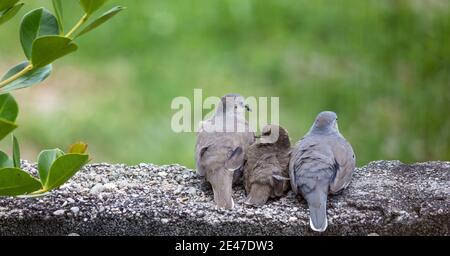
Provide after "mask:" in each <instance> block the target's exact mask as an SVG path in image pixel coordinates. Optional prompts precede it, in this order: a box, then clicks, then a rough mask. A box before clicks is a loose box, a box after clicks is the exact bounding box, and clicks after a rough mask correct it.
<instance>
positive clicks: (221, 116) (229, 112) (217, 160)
mask: <svg viewBox="0 0 450 256" xmlns="http://www.w3.org/2000/svg"><path fill="white" fill-rule="evenodd" d="M246 110H247V111H250V108H249V107H248V106H247V105H245V104H244V98H243V97H242V96H240V95H238V94H228V95H225V96H224V97H223V98H222V99H221V101H220V103H219V104H218V106H217V108H216V112H215V114H214V116H213V117H211V118H210V119H208V120H205V121H202V122H201V123H200V125H199V130H198V132H197V143H196V150H195V151H196V153H195V160H196V167H197V173H198V175H199V176H201V177H205V180H206V182H208V183H210V185H211V187H212V189H213V193H214V201H215V203H216V205H217V206H218V207H219V208H225V209H232V208H233V207H234V201H233V198H232V186H233V184H236V183H239V182H242V176H243V167H244V163H245V161H246V152H247V149H248V147H249V146H250V145H251V144H253V142H254V141H255V134H254V132H252V131H251V128H250V127H249V125H248V123H247V121H246V119H245V112H246Z"/></svg>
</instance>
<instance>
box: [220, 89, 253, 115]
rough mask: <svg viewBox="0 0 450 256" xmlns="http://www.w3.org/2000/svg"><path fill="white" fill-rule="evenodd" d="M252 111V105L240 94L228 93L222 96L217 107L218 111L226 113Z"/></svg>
mask: <svg viewBox="0 0 450 256" xmlns="http://www.w3.org/2000/svg"><path fill="white" fill-rule="evenodd" d="M246 110H247V111H250V107H249V106H248V105H246V104H245V99H244V97H242V96H241V95H239V94H227V95H225V96H223V97H222V99H221V100H220V104H219V106H218V108H217V112H218V113H224V114H230V113H231V114H244V113H245V111H246Z"/></svg>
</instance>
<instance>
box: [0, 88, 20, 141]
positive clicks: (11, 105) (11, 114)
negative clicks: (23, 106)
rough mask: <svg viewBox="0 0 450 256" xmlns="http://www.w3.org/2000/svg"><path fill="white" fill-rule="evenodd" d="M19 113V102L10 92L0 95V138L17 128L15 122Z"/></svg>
mask: <svg viewBox="0 0 450 256" xmlns="http://www.w3.org/2000/svg"><path fill="white" fill-rule="evenodd" d="M18 113H19V107H18V105H17V102H16V101H15V100H14V98H13V97H12V96H11V95H10V94H4V95H0V140H2V139H4V138H5V137H6V136H8V134H10V133H11V132H12V131H14V130H15V129H16V128H17V125H16V124H15V123H14V122H15V121H16V118H17V115H18Z"/></svg>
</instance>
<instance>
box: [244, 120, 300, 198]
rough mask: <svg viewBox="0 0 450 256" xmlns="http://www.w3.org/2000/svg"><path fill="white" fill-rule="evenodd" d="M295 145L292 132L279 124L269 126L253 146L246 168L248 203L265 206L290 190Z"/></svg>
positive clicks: (249, 151)
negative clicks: (293, 147) (289, 133)
mask: <svg viewBox="0 0 450 256" xmlns="http://www.w3.org/2000/svg"><path fill="white" fill-rule="evenodd" d="M290 151H291V142H290V140H289V135H288V132H287V131H286V130H285V129H284V128H282V127H280V126H277V125H268V126H265V127H264V128H263V130H262V134H261V137H260V138H259V139H258V140H257V141H256V142H255V143H254V144H253V145H251V146H250V148H249V149H248V152H247V162H246V164H245V168H244V184H245V190H246V192H247V200H246V204H249V205H253V206H261V205H264V204H265V203H266V202H267V200H268V199H269V198H276V197H280V196H282V195H283V194H284V193H285V192H286V191H287V190H288V189H289V188H290V183H289V158H290Z"/></svg>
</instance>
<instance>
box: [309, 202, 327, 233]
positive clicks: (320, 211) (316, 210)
mask: <svg viewBox="0 0 450 256" xmlns="http://www.w3.org/2000/svg"><path fill="white" fill-rule="evenodd" d="M309 215H310V217H309V225H310V226H311V229H312V230H314V231H316V232H324V231H325V230H326V229H327V227H328V220H327V209H326V205H325V204H320V206H319V207H313V206H311V205H309Z"/></svg>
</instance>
